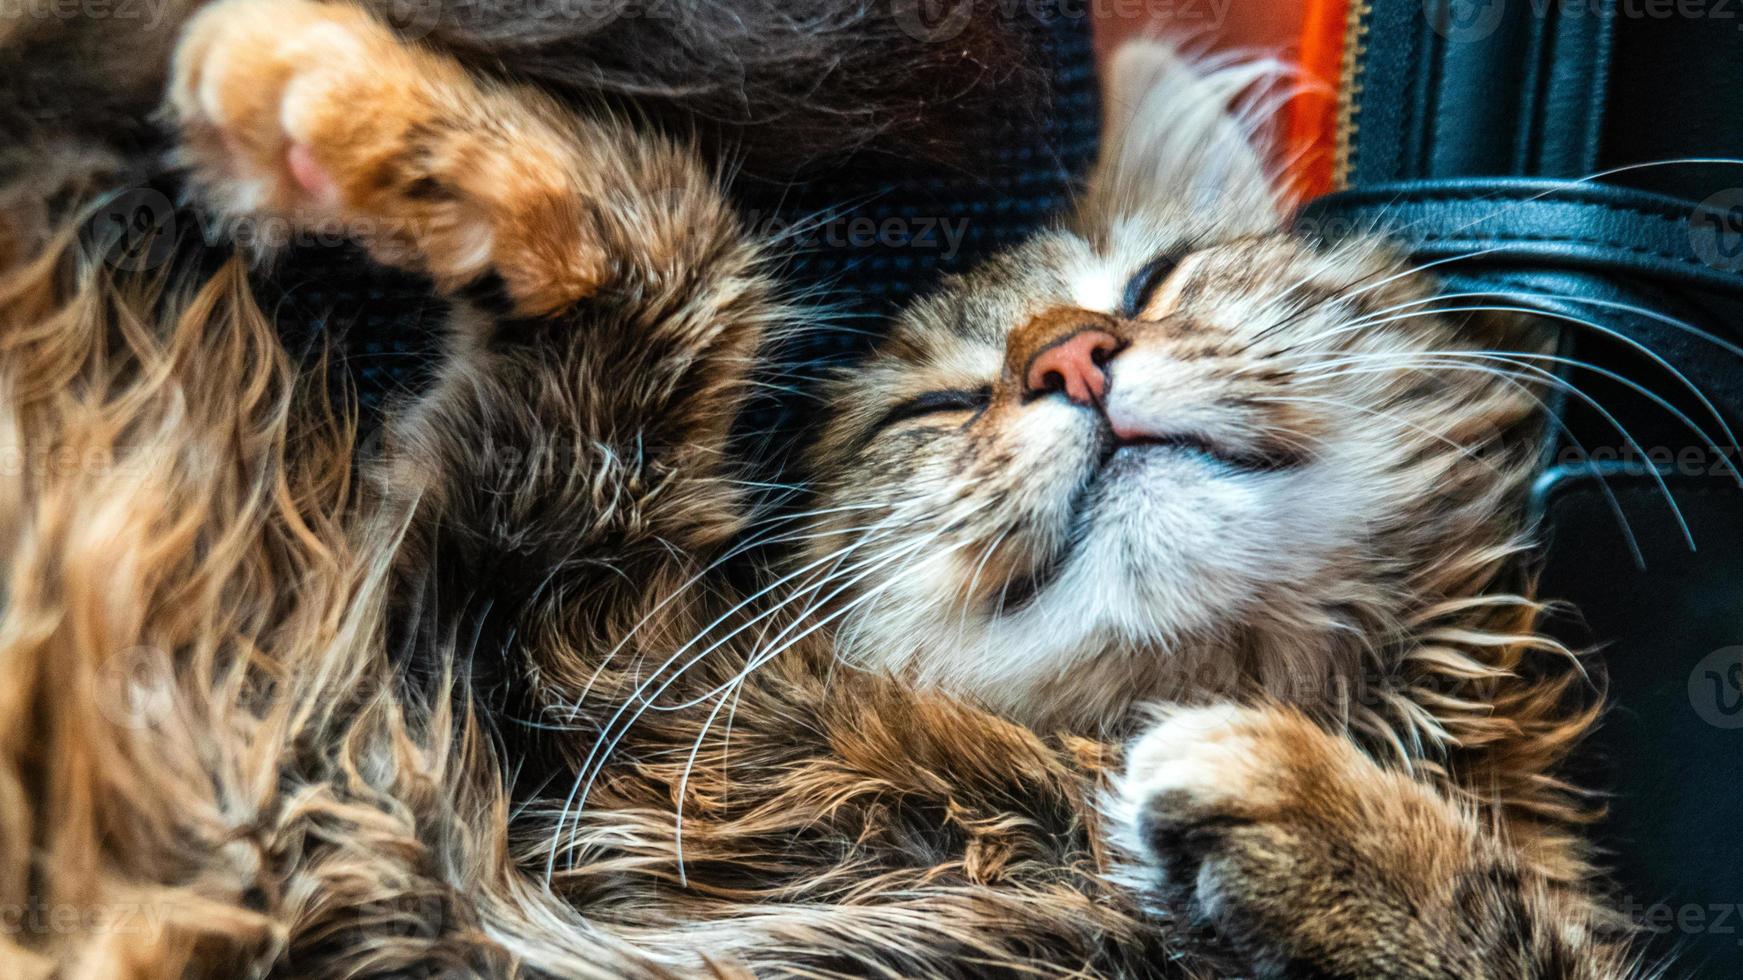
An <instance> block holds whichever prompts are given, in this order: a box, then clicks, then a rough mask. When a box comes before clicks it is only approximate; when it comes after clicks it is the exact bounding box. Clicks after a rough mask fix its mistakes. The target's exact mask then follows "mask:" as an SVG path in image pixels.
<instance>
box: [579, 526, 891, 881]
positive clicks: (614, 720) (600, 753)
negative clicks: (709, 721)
mask: <svg viewBox="0 0 1743 980" xmlns="http://www.w3.org/2000/svg"><path fill="white" fill-rule="evenodd" d="M893 516H899V515H893ZM889 520H890V518H886V519H885V520H884V521H882V522H879V525H883V524H887V523H888V522H889ZM879 539H880V538H879V537H878V536H876V535H874V534H867V535H864V536H861V537H858V538H855V539H854V540H853V541H851V542H849V543H848V544H847V545H845V546H844V547H842V548H839V549H837V550H836V551H833V552H831V553H830V554H828V555H825V556H824V557H823V558H820V559H818V560H817V561H814V562H811V563H809V564H807V565H805V566H803V567H802V568H801V569H799V570H798V571H795V572H793V573H789V574H788V575H784V576H782V577H781V578H780V579H779V580H777V581H776V582H774V583H771V584H770V585H768V586H766V587H765V588H763V589H761V590H759V591H758V592H757V593H756V594H755V596H753V597H752V598H748V599H746V600H744V601H741V602H739V603H738V604H737V605H735V606H733V608H732V609H731V610H728V611H727V612H726V613H723V614H722V615H721V617H720V618H718V619H716V620H715V621H714V622H713V623H710V624H709V625H708V626H707V627H705V628H704V629H703V630H702V631H701V632H700V633H699V634H698V637H705V636H707V635H708V633H709V632H711V631H712V630H713V629H714V628H716V627H718V626H719V625H720V624H721V623H723V622H725V621H726V619H727V618H729V617H730V616H732V615H733V614H734V613H736V612H738V611H740V610H742V609H743V608H745V606H747V605H748V604H750V603H751V602H753V601H755V600H756V599H760V598H761V597H762V596H764V595H767V594H768V593H769V592H770V591H772V590H775V589H778V588H779V587H780V586H781V585H782V584H784V583H786V582H788V581H791V580H792V579H794V578H796V577H798V576H800V575H803V574H807V573H808V572H810V571H811V570H813V569H815V568H817V567H819V566H821V565H824V564H827V563H828V562H829V561H831V560H839V559H840V558H841V557H845V556H846V555H848V554H851V553H852V552H853V551H854V550H857V549H858V548H861V547H864V546H865V545H866V544H869V543H871V542H873V541H876V540H879ZM782 608H784V603H777V604H774V605H772V606H771V608H770V609H768V610H766V611H765V612H763V613H761V614H759V615H758V616H757V617H756V618H755V619H753V620H751V622H753V623H754V622H756V621H757V620H760V619H762V618H765V617H767V616H772V615H775V614H777V613H778V612H779V611H780V610H781V609H782ZM744 628H745V627H744V626H740V627H739V628H738V629H737V630H734V631H733V632H732V633H731V634H728V638H730V636H731V635H733V634H736V633H737V632H738V630H742V629H744ZM695 642H696V641H695V640H691V641H690V642H689V643H686V644H684V645H683V646H682V647H680V648H679V649H678V650H676V651H674V652H673V653H672V655H671V656H669V657H667V658H666V660H665V661H664V662H663V663H662V664H661V666H660V667H659V668H658V669H657V670H656V671H655V672H654V674H653V676H652V677H650V678H649V679H648V680H647V681H645V682H642V683H641V684H639V685H638V686H637V688H636V690H635V691H633V692H631V693H630V694H629V695H628V696H627V697H625V698H624V699H623V702H622V703H621V704H620V705H619V706H618V707H617V709H616V711H614V712H613V713H612V715H611V717H610V718H608V719H607V720H606V722H605V724H603V725H602V726H600V728H599V731H600V734H599V736H598V738H596V739H595V741H594V743H593V747H592V749H591V750H589V752H588V754H587V756H586V758H585V759H583V760H582V762H581V765H580V766H579V767H578V769H577V773H576V780H575V784H574V786H573V787H572V788H571V790H570V792H569V795H568V797H567V798H566V799H565V800H564V803H563V807H562V810H561V812H560V813H559V816H558V821H557V826H556V827H555V829H554V830H553V831H552V835H553V849H552V851H551V857H550V860H548V861H547V862H546V866H545V881H546V882H547V884H548V883H549V882H550V880H551V877H552V875H553V874H555V870H556V849H555V845H556V844H557V843H558V842H559V841H560V838H561V836H562V832H563V826H564V822H565V819H566V816H567V814H568V813H570V812H572V811H574V812H578V811H579V809H580V807H582V806H585V802H586V794H587V792H590V791H591V789H592V786H593V781H594V779H595V778H597V776H598V774H599V773H600V772H603V771H604V768H605V764H606V761H607V760H608V759H609V756H610V753H611V752H612V751H613V750H614V749H615V748H616V746H617V744H618V742H619V741H620V740H621V739H622V738H623V735H624V733H625V732H627V731H628V729H629V727H630V726H631V725H633V724H634V721H635V719H636V718H639V717H640V715H641V709H638V710H637V711H636V713H635V715H634V716H633V717H632V718H631V719H630V721H629V723H627V724H624V725H623V726H622V730H620V731H618V732H617V734H616V735H615V736H611V733H612V731H613V730H614V729H616V728H618V726H619V723H620V722H621V721H622V719H623V717H624V715H625V713H626V712H628V711H629V710H630V708H631V706H632V704H634V703H635V702H636V701H637V700H638V699H640V698H641V696H642V694H644V693H645V691H646V689H647V688H648V686H649V685H651V684H652V683H653V682H654V680H655V679H657V678H658V677H659V675H660V674H661V673H663V672H664V671H665V670H666V669H667V668H669V667H670V666H671V665H672V664H673V663H675V662H676V661H677V660H678V658H679V657H681V656H683V654H684V652H685V651H686V650H688V649H689V648H690V647H691V646H693V645H694V643H695ZM718 645H719V644H718V643H716V644H715V645H714V646H711V647H709V648H708V650H706V651H704V655H706V653H708V652H710V651H712V650H714V649H715V648H717V647H718ZM619 646H620V647H621V644H620V645H619ZM598 674H599V672H598V671H595V674H594V677H595V679H596V678H597V677H598ZM591 683H592V682H591V681H590V682H589V686H591ZM669 684H670V682H669V681H668V682H667V686H669ZM664 689H665V687H664V686H662V688H661V690H662V691H663V690H664ZM656 696H657V695H656ZM582 703H583V699H577V700H576V702H575V707H574V709H573V711H572V712H571V715H570V717H571V719H573V717H574V716H575V714H576V713H578V712H579V711H580V709H581V706H582ZM644 704H645V702H644ZM608 736H610V737H609V741H608ZM595 760H597V764H596V763H595ZM589 773H591V774H589Z"/></svg>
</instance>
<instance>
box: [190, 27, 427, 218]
mask: <svg viewBox="0 0 1743 980" xmlns="http://www.w3.org/2000/svg"><path fill="white" fill-rule="evenodd" d="M392 43H393V41H392V38H391V36H388V35H387V32H386V28H385V27H381V26H379V25H377V24H375V23H374V22H372V21H371V20H370V19H369V17H368V16H367V15H366V14H364V13H363V12H362V11H361V10H359V9H357V8H354V7H349V6H346V5H344V4H326V3H314V2H310V0H220V2H218V3H214V4H212V5H211V6H208V7H206V8H205V9H204V10H202V11H201V12H200V13H199V14H198V15H196V16H195V17H194V18H193V19H192V20H190V21H189V22H188V24H187V26H186V27H185V28H184V31H183V34H182V39H181V41H180V43H179V44H178V45H177V46H176V52H175V59H174V63H173V66H172V70H171V76H170V87H169V97H168V109H169V112H170V114H171V117H172V119H173V121H174V122H175V124H176V126H177V127H178V129H179V131H180V135H181V139H182V146H181V149H182V159H183V162H184V163H186V164H187V165H188V167H189V168H190V170H191V171H192V174H193V177H194V180H195V181H196V183H198V184H199V185H200V186H201V189H202V191H203V192H204V193H205V195H206V198H207V201H208V203H210V204H212V205H214V206H216V207H218V208H220V209H221V210H223V211H225V212H227V213H228V214H230V215H257V214H275V215H281V216H293V217H296V218H298V219H301V220H305V221H307V220H309V219H310V218H311V217H312V212H313V211H317V210H319V211H327V212H331V211H332V210H334V209H335V207H336V206H337V205H338V204H339V203H340V202H339V200H338V197H339V188H338V187H337V186H336V185H335V184H334V180H333V175H332V173H331V172H330V170H329V169H328V167H327V165H326V163H325V162H324V161H323V160H322V159H320V156H319V155H317V146H321V145H323V144H326V143H329V142H331V140H332V139H333V137H335V136H337V135H342V134H343V131H344V130H345V129H346V128H356V127H355V126H353V127H346V126H344V125H342V124H340V123H339V121H338V120H337V119H335V118H334V117H335V115H336V113H337V111H338V109H339V107H340V105H344V106H346V107H348V111H349V112H350V113H351V114H352V115H353V116H354V117H376V122H377V125H381V124H386V123H391V120H390V119H385V118H381V117H380V116H379V115H378V114H379V113H380V110H381V106H380V105H379V104H378V103H379V101H380V99H379V94H380V93H379V92H376V91H375V90H376V89H379V88H381V83H382V80H383V78H384V75H383V73H382V72H381V71H380V70H379V69H372V63H376V62H378V60H379V58H380V57H381V55H382V53H383V49H384V48H391V45H392Z"/></svg>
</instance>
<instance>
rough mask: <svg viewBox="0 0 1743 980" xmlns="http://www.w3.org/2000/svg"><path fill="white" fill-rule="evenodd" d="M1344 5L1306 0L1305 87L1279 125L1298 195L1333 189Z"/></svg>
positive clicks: (1346, 14) (1345, 15)
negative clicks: (1282, 123) (1281, 125)
mask: <svg viewBox="0 0 1743 980" xmlns="http://www.w3.org/2000/svg"><path fill="white" fill-rule="evenodd" d="M1349 5H1350V0H1306V8H1307V9H1306V10H1305V12H1304V14H1303V17H1302V25H1301V42H1300V43H1301V47H1300V50H1301V56H1300V57H1301V70H1302V74H1303V76H1304V78H1303V79H1302V81H1303V83H1304V85H1305V91H1303V92H1302V93H1301V95H1300V96H1298V97H1297V98H1295V99H1294V100H1292V101H1291V102H1290V103H1289V108H1288V112H1287V118H1286V120H1285V124H1284V125H1285V129H1284V150H1285V153H1286V154H1287V156H1286V157H1285V159H1286V160H1287V161H1288V163H1289V177H1290V182H1291V184H1292V185H1293V188H1294V191H1295V194H1296V198H1297V200H1305V199H1307V198H1309V197H1314V196H1317V195H1319V194H1324V193H1326V192H1328V191H1330V190H1332V189H1333V188H1332V167H1333V166H1334V164H1335V163H1336V156H1337V111H1338V83H1339V82H1340V81H1341V80H1342V75H1343V59H1344V41H1345V38H1344V33H1345V29H1346V26H1347V22H1348V20H1349Z"/></svg>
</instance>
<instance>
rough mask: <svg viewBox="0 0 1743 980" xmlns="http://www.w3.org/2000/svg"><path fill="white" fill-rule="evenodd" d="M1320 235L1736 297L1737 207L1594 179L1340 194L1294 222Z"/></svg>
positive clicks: (1742, 290)
mask: <svg viewBox="0 0 1743 980" xmlns="http://www.w3.org/2000/svg"><path fill="white" fill-rule="evenodd" d="M1297 224H1298V226H1299V227H1300V228H1302V229H1303V230H1305V231H1307V232H1309V233H1312V234H1317V235H1319V236H1320V237H1322V238H1325V239H1338V238H1343V237H1346V236H1348V235H1350V234H1354V233H1373V232H1381V233H1384V234H1386V235H1388V236H1390V237H1393V238H1395V239H1397V240H1399V241H1400V242H1401V243H1402V244H1403V246H1404V247H1405V248H1406V249H1407V250H1408V251H1409V252H1410V253H1411V254H1412V255H1414V256H1416V257H1417V258H1419V259H1422V260H1424V261H1432V260H1436V259H1455V258H1458V257H1460V256H1470V261H1471V262H1472V263H1484V264H1489V265H1506V266H1511V267H1528V268H1534V269H1574V270H1587V271H1594V272H1599V273H1603V274H1605V275H1606V276H1611V277H1620V278H1629V279H1642V280H1648V281H1653V282H1657V283H1660V284H1671V285H1679V286H1692V287H1697V288H1700V289H1704V290H1710V291H1712V292H1716V293H1725V294H1729V295H1736V296H1743V209H1738V208H1729V209H1721V208H1717V207H1713V206H1708V205H1701V204H1691V203H1689V202H1687V201H1682V200H1678V199H1677V198H1673V197H1666V196H1663V195H1659V194H1650V193H1647V192H1645V191H1637V190H1633V189H1631V188H1625V187H1617V186H1613V185H1608V184H1597V183H1591V182H1573V181H1563V180H1552V179H1538V178H1526V177H1504V178H1460V179H1450V180H1417V181H1403V182H1398V183H1389V184H1379V185H1374V186H1369V187H1362V188H1359V189H1356V190H1349V191H1342V192H1339V193H1336V194H1331V195H1328V196H1326V197H1322V198H1319V199H1317V200H1314V201H1310V202H1308V203H1307V204H1306V205H1305V206H1304V207H1303V208H1302V209H1301V211H1300V213H1299V215H1298V217H1297Z"/></svg>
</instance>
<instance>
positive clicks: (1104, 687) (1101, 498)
mask: <svg viewBox="0 0 1743 980" xmlns="http://www.w3.org/2000/svg"><path fill="white" fill-rule="evenodd" d="M1357 486H1359V484H1358V485H1357ZM1354 489H1355V488H1353V487H1352V485H1351V481H1349V480H1347V479H1345V478H1343V476H1342V475H1341V474H1340V473H1339V472H1338V468H1337V467H1335V466H1320V465H1313V464H1310V465H1307V466H1304V467H1299V468H1292V469H1286V470H1277V471H1265V472H1251V471H1241V470H1236V469H1234V468H1232V467H1230V466H1229V465H1228V464H1227V463H1226V462H1225V461H1222V460H1219V459H1217V458H1215V457H1214V456H1211V455H1209V454H1207V453H1204V452H1200V451H1196V450H1193V449H1191V448H1188V447H1183V446H1174V445H1158V446H1152V445H1138V446H1126V447H1121V448H1119V449H1117V450H1115V451H1114V452H1113V453H1112V454H1111V455H1109V456H1108V457H1107V459H1106V460H1105V462H1104V464H1103V467H1102V469H1101V471H1100V472H1099V473H1098V474H1097V476H1096V478H1095V480H1094V484H1093V485H1092V486H1091V488H1090V490H1089V492H1088V493H1086V494H1085V495H1084V498H1083V502H1082V505H1081V507H1082V510H1081V512H1080V513H1079V514H1077V515H1076V518H1075V520H1074V525H1075V531H1074V538H1075V540H1074V543H1073V545H1072V547H1071V548H1070V551H1069V552H1068V553H1066V554H1064V555H1063V556H1060V557H1059V558H1058V559H1057V560H1056V561H1054V562H1053V563H1051V567H1050V568H1049V571H1048V573H1047V574H1046V575H1045V576H1044V577H1043V580H1041V581H1038V582H1036V583H1035V584H1034V588H1033V590H1032V592H1029V593H1027V594H1024V595H1022V596H1021V601H1011V600H1012V599H1015V598H1017V592H1016V590H1011V591H1010V592H1009V594H1008V595H1007V596H1006V597H1004V599H1003V600H1002V601H1000V602H998V603H995V604H994V605H993V606H992V607H991V608H988V609H986V610H984V611H981V612H978V613H972V612H969V611H967V610H965V609H964V608H963V607H962V606H961V605H951V604H949V603H940V602H938V601H937V599H936V597H937V596H938V595H940V594H947V593H948V592H949V591H950V590H951V589H952V588H953V587H954V586H955V585H956V584H958V583H956V582H954V581H953V580H952V579H951V578H950V577H949V576H952V575H957V574H960V572H952V571H950V570H949V569H950V568H952V567H953V566H950V565H948V564H946V563H939V564H937V565H936V566H933V567H930V568H928V567H924V566H922V567H916V568H915V569H913V571H912V573H911V575H912V577H911V578H910V579H909V581H906V582H904V583H903V587H902V588H900V589H898V590H897V592H898V594H899V598H896V599H893V600H892V601H890V602H886V603H876V604H873V605H871V606H868V607H867V608H866V609H865V612H864V614H863V615H861V616H857V617H855V621H854V622H853V624H852V627H851V628H850V629H847V630H844V637H845V638H847V639H848V640H849V645H848V647H846V648H845V649H844V652H845V653H847V654H848V655H849V658H850V659H851V660H855V661H858V662H860V663H861V664H862V665H866V666H871V667H874V668H876V669H888V670H892V671H894V672H897V673H902V674H906V675H907V676H910V677H912V678H913V679H914V680H916V681H917V682H919V683H920V684H922V685H925V686H932V687H937V688H940V689H943V690H947V691H950V692H952V693H955V694H958V695H962V696H967V697H971V698H973V699H975V700H977V701H980V702H981V703H984V704H986V705H988V706H989V707H991V708H993V709H994V710H997V711H999V712H1001V713H1003V714H1006V715H1009V716H1011V717H1016V718H1019V719H1023V720H1036V719H1045V720H1047V721H1049V722H1053V721H1060V720H1065V721H1068V722H1069V723H1086V724H1093V723H1095V722H1096V721H1099V720H1105V719H1108V718H1111V717H1113V716H1115V715H1117V714H1118V713H1120V712H1121V711H1122V710H1123V709H1124V707H1126V706H1127V705H1129V704H1130V703H1131V702H1133V701H1136V700H1142V699H1144V698H1148V697H1156V696H1159V695H1160V694H1161V693H1162V692H1165V691H1166V690H1168V689H1169V686H1170V684H1172V683H1174V682H1175V681H1178V680H1179V679H1180V678H1179V677H1178V676H1175V675H1177V674H1178V672H1179V671H1180V670H1182V669H1196V668H1190V667H1188V666H1187V665H1190V664H1192V663H1193V662H1194V661H1196V660H1199V659H1201V658H1198V657H1195V656H1193V655H1192V654H1195V653H1197V652H1200V648H1205V647H1214V646H1216V640H1217V638H1218V637H1224V636H1228V635H1230V633H1231V631H1232V630H1235V629H1237V628H1238V627H1239V626H1240V625H1241V624H1243V623H1250V622H1252V621H1253V620H1254V619H1255V618H1256V616H1255V613H1256V612H1257V611H1260V610H1262V609H1263V608H1264V607H1266V606H1268V605H1272V604H1276V603H1277V602H1279V601H1280V599H1279V597H1281V596H1284V595H1287V594H1289V593H1291V592H1294V591H1298V590H1300V589H1302V588H1303V586H1304V585H1306V584H1307V583H1311V582H1313V581H1314V580H1315V579H1317V578H1318V577H1319V576H1321V575H1322V574H1324V573H1325V571H1326V566H1327V563H1328V562H1331V561H1334V560H1335V556H1336V555H1337V554H1338V553H1339V550H1340V549H1341V548H1343V547H1344V546H1346V545H1347V543H1348V542H1349V541H1350V540H1360V538H1361V530H1360V527H1361V522H1362V520H1363V518H1362V516H1361V515H1362V514H1363V513H1364V512H1365V511H1366V510H1367V508H1366V507H1364V506H1362V502H1361V501H1360V500H1359V499H1357V498H1358V497H1359V496H1360V495H1359V494H1353V492H1352V491H1353V490H1354ZM1183 655H1184V656H1183ZM1062 713H1063V715H1064V716H1065V717H1064V718H1061V714H1062Z"/></svg>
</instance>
